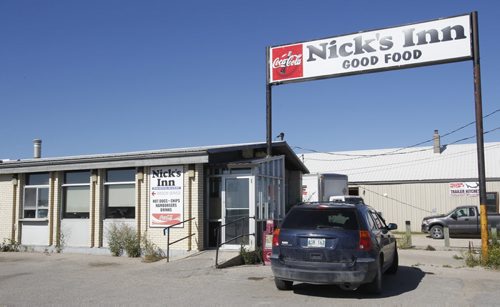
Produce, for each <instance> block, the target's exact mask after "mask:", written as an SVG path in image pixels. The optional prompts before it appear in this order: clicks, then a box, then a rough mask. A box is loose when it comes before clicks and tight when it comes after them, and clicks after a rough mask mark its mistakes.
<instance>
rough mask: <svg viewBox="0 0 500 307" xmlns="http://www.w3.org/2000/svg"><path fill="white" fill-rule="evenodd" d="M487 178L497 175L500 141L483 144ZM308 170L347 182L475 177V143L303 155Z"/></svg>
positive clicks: (499, 164) (476, 174) (498, 173)
mask: <svg viewBox="0 0 500 307" xmlns="http://www.w3.org/2000/svg"><path fill="white" fill-rule="evenodd" d="M484 148H485V166H486V177H488V178H500V143H499V142H496V143H486V144H485V145H484ZM303 161H304V164H305V165H306V166H307V168H308V169H309V171H310V172H311V173H338V174H346V175H348V176H349V181H350V182H368V181H369V182H374V181H378V182H383V181H409V180H442V179H451V178H477V177H478V171H477V150H476V144H460V145H449V146H447V147H446V149H445V150H444V151H443V152H442V153H441V154H436V153H434V152H433V151H432V147H418V148H408V149H404V150H400V149H378V150H363V151H349V152H336V153H335V152H332V153H309V154H303Z"/></svg>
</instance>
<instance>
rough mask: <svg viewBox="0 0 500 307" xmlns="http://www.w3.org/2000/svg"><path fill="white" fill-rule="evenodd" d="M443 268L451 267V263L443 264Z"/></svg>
mask: <svg viewBox="0 0 500 307" xmlns="http://www.w3.org/2000/svg"><path fill="white" fill-rule="evenodd" d="M443 268H451V265H449V264H443Z"/></svg>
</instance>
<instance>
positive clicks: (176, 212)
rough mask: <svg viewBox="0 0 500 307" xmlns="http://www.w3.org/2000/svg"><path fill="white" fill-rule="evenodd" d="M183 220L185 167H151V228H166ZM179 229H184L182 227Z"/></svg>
mask: <svg viewBox="0 0 500 307" xmlns="http://www.w3.org/2000/svg"><path fill="white" fill-rule="evenodd" d="M183 220H184V171H183V166H182V165H174V166H161V167H160V166H157V167H151V171H150V173H149V227H165V226H169V225H173V224H175V223H179V222H182V221H183ZM178 227H182V225H181V226H178Z"/></svg>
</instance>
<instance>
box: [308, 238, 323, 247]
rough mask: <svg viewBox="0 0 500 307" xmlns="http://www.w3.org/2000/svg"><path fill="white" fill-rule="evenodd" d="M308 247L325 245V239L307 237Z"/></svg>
mask: <svg viewBox="0 0 500 307" xmlns="http://www.w3.org/2000/svg"><path fill="white" fill-rule="evenodd" d="M307 247H325V239H324V238H321V239H320V238H307Z"/></svg>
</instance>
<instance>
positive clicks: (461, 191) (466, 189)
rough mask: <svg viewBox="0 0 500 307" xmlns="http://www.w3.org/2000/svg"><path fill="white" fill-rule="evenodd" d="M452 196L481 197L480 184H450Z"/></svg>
mask: <svg viewBox="0 0 500 307" xmlns="http://www.w3.org/2000/svg"><path fill="white" fill-rule="evenodd" d="M450 195H452V196H479V182H450Z"/></svg>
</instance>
